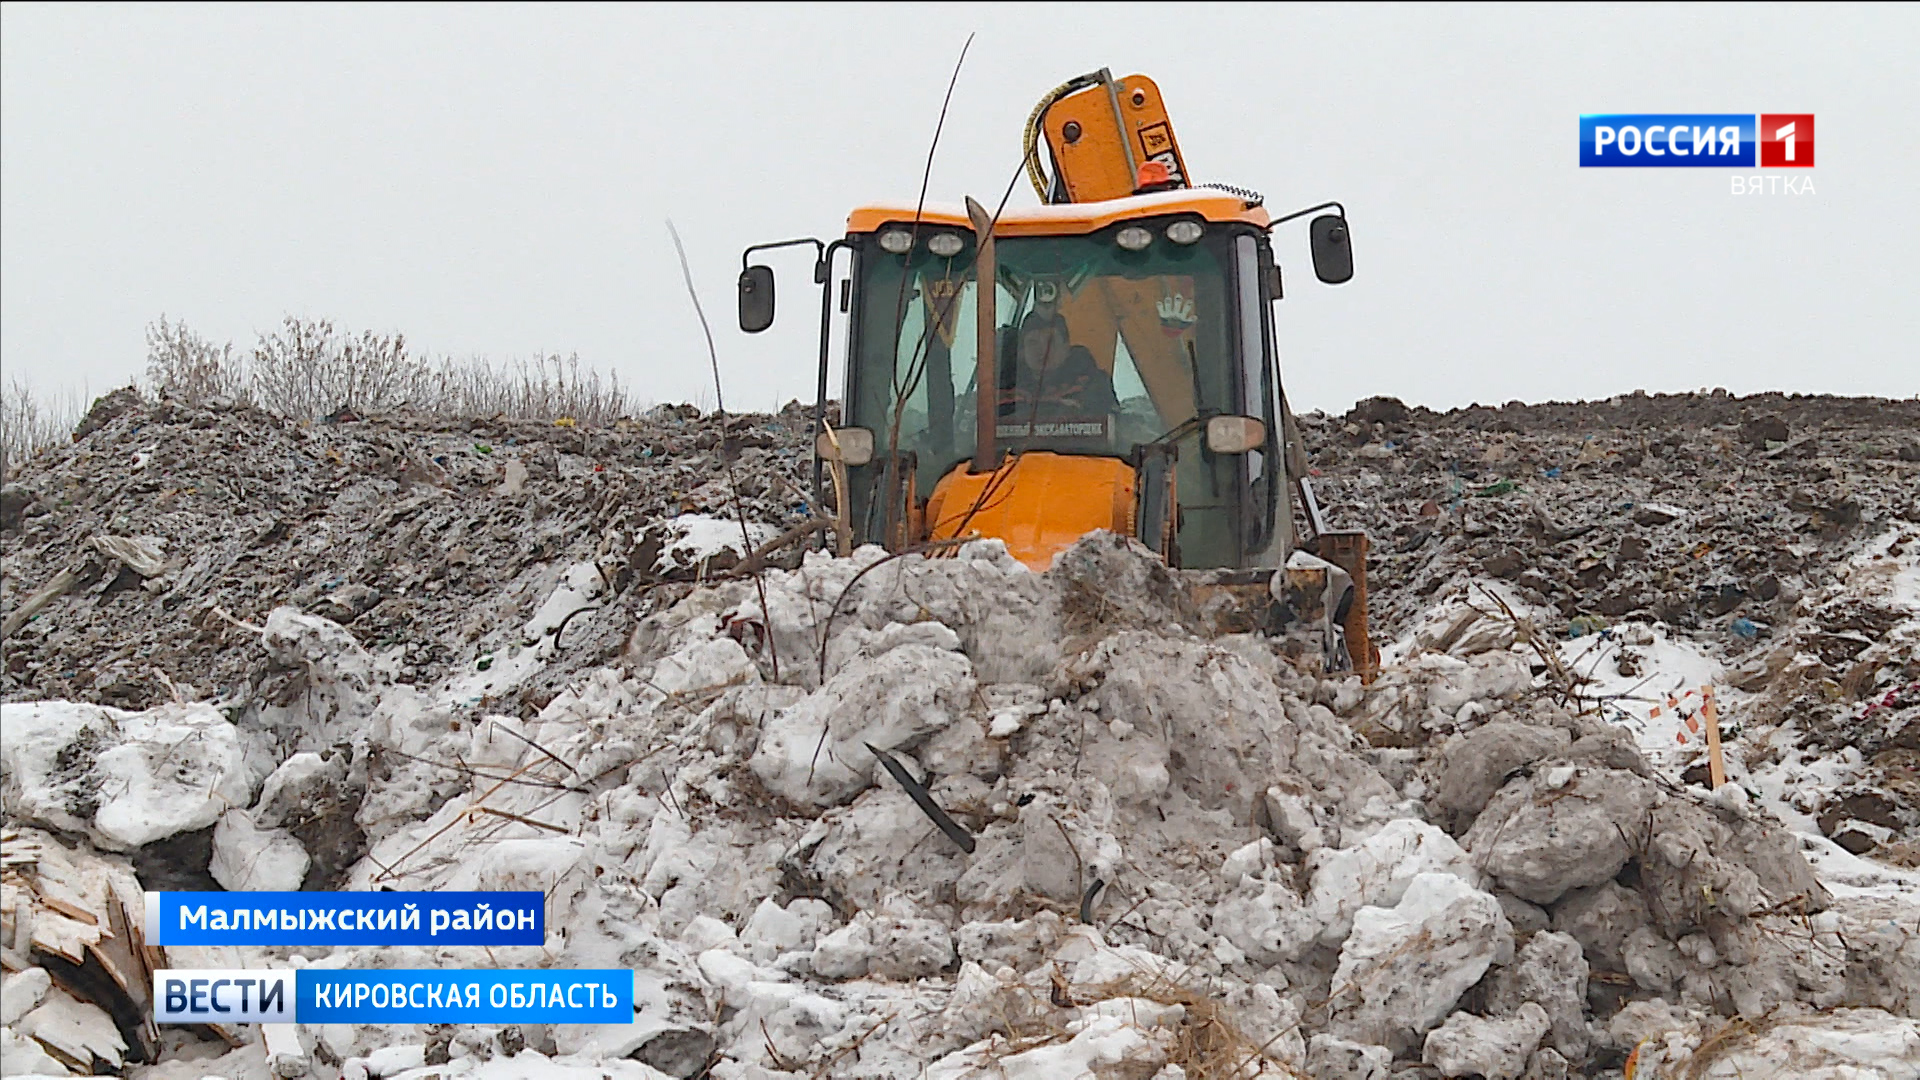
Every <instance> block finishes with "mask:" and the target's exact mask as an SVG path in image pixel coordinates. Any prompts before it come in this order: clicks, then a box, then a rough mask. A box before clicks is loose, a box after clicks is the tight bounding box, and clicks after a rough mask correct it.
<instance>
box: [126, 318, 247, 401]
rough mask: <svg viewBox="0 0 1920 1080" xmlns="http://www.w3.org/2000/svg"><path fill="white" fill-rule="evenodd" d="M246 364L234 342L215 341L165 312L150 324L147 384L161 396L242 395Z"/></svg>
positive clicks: (191, 398) (203, 397)
mask: <svg viewBox="0 0 1920 1080" xmlns="http://www.w3.org/2000/svg"><path fill="white" fill-rule="evenodd" d="M247 384H248V375H247V370H246V364H245V363H244V362H243V360H242V359H241V358H240V357H239V356H236V355H235V354H234V351H233V344H232V343H231V342H228V343H225V344H222V345H217V346H216V345H215V344H214V343H213V342H211V341H208V340H207V339H206V338H203V337H201V336H200V335H199V334H196V333H194V332H193V331H192V330H189V329H187V326H186V324H185V323H169V322H168V321H167V317H166V316H165V315H162V316H160V319H159V321H157V322H153V323H149V324H147V385H148V386H149V387H150V388H151V389H152V390H153V392H154V393H155V394H158V395H160V396H162V397H177V398H181V399H183V400H186V401H196V402H197V401H209V400H212V399H214V398H243V397H245V396H246V393H247V390H248V385H247Z"/></svg>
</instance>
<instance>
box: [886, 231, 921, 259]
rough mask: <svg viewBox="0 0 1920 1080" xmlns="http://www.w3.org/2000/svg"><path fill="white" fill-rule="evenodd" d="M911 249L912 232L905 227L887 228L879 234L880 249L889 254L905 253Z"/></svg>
mask: <svg viewBox="0 0 1920 1080" xmlns="http://www.w3.org/2000/svg"><path fill="white" fill-rule="evenodd" d="M912 249H913V234H912V233H910V232H908V231H907V230H905V229H888V230H887V231H886V232H883V233H881V234H880V250H881V251H884V252H886V253H887V254H889V255H905V254H906V253H907V252H908V251H911V250H912Z"/></svg>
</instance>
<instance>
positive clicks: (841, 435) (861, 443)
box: [813, 427, 873, 468]
mask: <svg viewBox="0 0 1920 1080" xmlns="http://www.w3.org/2000/svg"><path fill="white" fill-rule="evenodd" d="M834 439H839V440H840V445H839V446H838V447H835V446H834V444H833V442H834ZM813 452H814V454H815V455H816V456H818V457H819V458H820V460H821V461H839V462H843V463H845V464H847V465H851V466H854V467H856V468H857V467H859V466H861V465H865V464H866V463H867V462H869V461H872V460H873V432H872V431H871V430H870V429H868V428H863V427H843V428H835V429H834V430H833V434H832V435H828V434H827V433H826V432H824V431H823V432H821V433H820V434H818V435H815V436H814V437H813Z"/></svg>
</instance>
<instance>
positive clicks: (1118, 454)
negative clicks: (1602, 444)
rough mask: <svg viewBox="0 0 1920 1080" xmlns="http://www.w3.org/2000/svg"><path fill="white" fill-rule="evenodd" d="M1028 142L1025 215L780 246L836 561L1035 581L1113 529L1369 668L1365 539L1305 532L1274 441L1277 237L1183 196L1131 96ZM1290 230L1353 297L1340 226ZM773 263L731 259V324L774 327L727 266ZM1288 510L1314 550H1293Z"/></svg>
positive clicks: (880, 220) (1332, 656)
mask: <svg viewBox="0 0 1920 1080" xmlns="http://www.w3.org/2000/svg"><path fill="white" fill-rule="evenodd" d="M1042 137H1044V138H1045V140H1046V152H1047V155H1048V156H1049V157H1050V158H1051V160H1052V162H1053V165H1054V169H1053V175H1052V177H1051V178H1048V177H1045V176H1044V174H1042V175H1039V176H1036V178H1035V187H1036V190H1037V191H1039V192H1040V193H1041V195H1042V197H1043V199H1045V200H1046V202H1045V203H1044V204H1043V205H1041V206H1038V207H1027V208H1017V209H1016V208H1008V209H1005V210H1003V211H1001V212H1000V213H999V214H998V216H997V217H993V216H989V215H988V213H987V212H986V211H985V209H984V208H982V207H981V206H979V204H977V203H972V202H971V201H969V205H968V206H966V207H942V206H931V205H923V206H887V205H876V206H868V207H862V208H860V209H857V210H855V211H854V212H853V213H852V215H851V216H850V217H849V220H848V226H847V235H846V236H845V238H844V239H841V240H837V241H835V242H833V243H832V244H822V243H820V242H818V241H789V242H786V243H787V244H804V243H811V244H814V245H815V250H816V263H815V280H816V281H817V282H820V283H821V284H822V285H823V294H822V308H821V319H822V338H821V341H822V348H821V367H820V395H819V397H820V400H819V402H818V403H817V409H818V410H819V425H820V432H819V438H818V440H817V444H816V449H817V450H818V451H819V457H820V462H819V464H821V465H824V466H828V467H830V468H831V470H832V471H833V472H834V473H835V474H836V477H837V478H838V479H839V480H840V484H843V485H844V488H843V491H844V494H843V495H842V496H839V497H837V498H836V505H838V506H839V508H840V512H841V513H842V514H843V516H844V520H845V522H846V524H847V525H848V527H849V528H850V531H851V532H852V534H853V536H854V538H855V541H856V542H862V543H877V544H881V545H883V546H885V547H887V548H889V549H891V550H896V551H897V550H906V549H909V548H912V547H914V546H916V545H923V544H928V543H934V542H939V541H946V540H953V539H958V538H962V537H966V536H973V535H978V536H984V537H997V538H999V539H1001V540H1002V541H1004V542H1005V543H1006V545H1007V548H1008V550H1009V552H1010V553H1011V554H1012V555H1013V556H1014V557H1015V558H1017V559H1019V560H1020V561H1022V562H1024V563H1026V564H1027V565H1028V566H1029V567H1032V568H1033V569H1035V570H1044V569H1046V568H1047V567H1048V566H1049V565H1050V564H1051V562H1052V561H1053V558H1054V557H1055V556H1056V555H1057V554H1059V553H1060V552H1061V551H1063V550H1065V549H1066V548H1067V547H1068V546H1070V545H1071V544H1072V543H1073V542H1074V541H1076V540H1078V539H1079V538H1080V537H1082V536H1084V535H1086V534H1087V533H1089V532H1092V531H1094V530H1097V529H1110V530H1112V531H1114V532H1117V533H1121V534H1123V535H1127V536H1131V537H1134V538H1136V539H1138V540H1139V541H1140V542H1141V543H1143V544H1145V545H1146V546H1147V547H1149V548H1151V549H1152V550H1154V551H1155V552H1157V553H1159V555H1160V556H1161V557H1162V558H1163V559H1165V560H1166V561H1167V563H1168V564H1169V565H1170V566H1171V567H1174V568H1176V569H1179V570H1182V571H1198V572H1204V574H1203V575H1202V578H1203V580H1201V582H1200V584H1201V587H1202V588H1203V589H1204V590H1211V591H1213V592H1216V593H1231V594H1234V595H1235V596H1236V597H1239V598H1252V599H1255V600H1259V599H1261V598H1263V597H1264V598H1265V601H1264V602H1263V603H1257V604H1255V605H1254V606H1255V607H1258V608H1259V609H1260V612H1261V613H1260V614H1258V615H1255V616H1252V619H1253V621H1254V622H1256V623H1271V622H1274V621H1276V620H1277V621H1287V620H1288V619H1292V620H1293V621H1296V622H1299V621H1304V620H1308V619H1317V620H1319V621H1320V622H1322V623H1326V624H1328V625H1330V626H1332V627H1333V628H1334V632H1332V633H1331V635H1330V636H1329V638H1328V641H1327V648H1328V653H1329V663H1330V666H1335V667H1338V666H1343V665H1351V666H1353V667H1357V668H1359V669H1361V670H1362V672H1363V674H1365V673H1367V672H1368V671H1369V669H1370V667H1371V664H1372V662H1373V657H1374V655H1375V654H1374V651H1373V649H1372V646H1371V645H1370V644H1369V643H1368V642H1367V639H1366V633H1365V611H1364V599H1365V597H1364V582H1365V577H1364V562H1365V544H1364V536H1359V537H1357V539H1356V537H1355V536H1354V535H1353V534H1341V535H1335V534H1333V533H1331V532H1329V531H1328V530H1325V529H1324V528H1323V527H1321V526H1320V523H1319V520H1318V513H1317V508H1314V507H1313V506H1312V495H1311V488H1310V486H1309V485H1307V484H1306V483H1305V477H1304V476H1302V475H1301V473H1302V467H1303V465H1304V456H1303V454H1302V453H1301V452H1300V450H1299V447H1298V444H1297V439H1290V438H1289V436H1290V434H1291V433H1292V430H1293V427H1292V423H1291V417H1290V415H1289V414H1288V411H1287V406H1286V399H1285V395H1284V393H1283V392H1282V390H1281V385H1280V362H1279V354H1278V350H1277V347H1276V333H1275V322H1274V313H1275V312H1274V302H1275V301H1277V300H1279V299H1280V298H1281V277H1280V272H1279V269H1278V267H1277V265H1276V262H1275V258H1274V253H1273V247H1272V244H1271V241H1270V238H1269V234H1270V230H1271V229H1272V227H1273V226H1274V225H1275V224H1277V222H1276V221H1275V220H1274V219H1272V218H1271V217H1270V216H1269V215H1268V213H1267V211H1266V210H1265V209H1264V207H1263V206H1262V204H1261V200H1260V198H1259V197H1258V196H1256V195H1253V194H1252V193H1250V192H1244V191H1238V190H1233V189H1207V188H1193V187H1190V186H1188V184H1187V181H1186V169H1185V164H1184V162H1183V161H1182V160H1181V159H1180V158H1179V152H1178V148H1177V146H1176V144H1175V143H1174V142H1173V137H1172V129H1171V125H1170V123H1168V122H1167V120H1166V114H1165V110H1164V108H1162V107H1161V105H1160V98H1159V92H1158V88H1157V87H1155V86H1154V85H1153V83H1152V81H1151V80H1150V79H1147V78H1145V77H1144V76H1130V77H1128V78H1127V79H1124V80H1114V79H1112V78H1111V77H1109V76H1108V75H1107V73H1106V72H1104V71H1103V72H1099V73H1096V74H1095V75H1091V76H1085V77H1083V78H1082V80H1079V81H1076V82H1070V83H1068V84H1066V85H1064V86H1062V87H1060V88H1058V89H1056V90H1055V91H1054V92H1053V93H1052V94H1050V95H1049V96H1048V98H1047V99H1045V100H1043V102H1042V105H1041V107H1040V108H1037V109H1036V110H1035V114H1034V118H1033V119H1032V120H1031V121H1030V123H1029V132H1028V139H1029V145H1028V149H1029V155H1030V161H1035V162H1037V160H1038V159H1039V157H1040V152H1041V151H1040V146H1039V140H1040V139H1041V138H1042ZM1103 147H1104V149H1103ZM1122 147H1124V148H1125V153H1121V152H1120V148H1122ZM1135 147H1137V148H1138V152H1137V153H1136V152H1135ZM1035 171H1036V172H1037V173H1038V172H1040V170H1038V169H1037V168H1036V170H1035ZM1329 205H1330V206H1331V205H1333V204H1329ZM1336 208H1337V207H1336ZM1325 209H1328V207H1316V208H1314V210H1310V211H1303V212H1302V215H1292V216H1291V217H1299V216H1303V215H1304V214H1308V213H1313V212H1315V211H1317V210H1325ZM1291 217H1290V218H1288V219H1282V220H1290V219H1291ZM1310 231H1311V232H1312V245H1311V248H1312V251H1313V254H1314V262H1315V268H1316V273H1317V276H1319V277H1321V278H1322V279H1323V280H1329V281H1336V282H1337V281H1344V280H1346V278H1347V277H1350V276H1351V274H1352V263H1351V256H1350V254H1349V252H1348V248H1347V242H1346V232H1345V219H1344V213H1340V214H1323V215H1322V216H1321V217H1320V218H1317V219H1315V221H1314V222H1313V223H1312V225H1311V230H1310ZM777 246H785V245H766V246H762V247H757V248H750V249H749V250H748V253H747V258H746V259H743V269H742V275H741V282H740V301H741V307H740V316H741V327H742V329H745V330H749V331H753V330H758V329H764V328H765V326H766V325H768V324H769V323H771V321H772V295H773V280H772V272H771V270H770V269H768V268H767V267H765V266H756V265H750V264H749V263H748V260H750V259H751V256H752V255H753V254H754V252H756V251H760V250H766V249H767V248H770V247H777ZM841 252H845V253H846V255H847V259H846V262H845V265H846V270H845V271H844V273H845V275H846V277H847V280H846V281H844V282H843V289H842V292H841V305H840V306H841V310H842V311H843V312H845V313H846V315H847V323H846V329H845V337H846V340H847V357H846V367H845V371H846V375H845V379H846V381H845V385H844V388H843V396H842V398H841V400H842V402H843V403H844V404H843V417H842V426H841V427H839V428H838V429H835V430H832V431H829V430H827V428H826V426H825V411H824V410H825V401H826V397H827V393H826V386H827V383H826V378H827V372H826V363H827V352H826V339H827V337H828V333H827V331H828V330H829V329H830V326H831V318H832V314H833V312H832V309H831V306H830V305H831V289H830V288H827V286H828V285H829V284H830V281H831V279H832V278H833V277H834V274H833V273H832V269H833V266H834V263H835V257H836V255H839V254H840V253H841ZM820 471H821V470H819V469H816V487H817V488H819V489H821V490H820V491H819V494H820V495H822V496H824V494H825V490H824V489H825V487H826V485H825V484H824V483H823V482H822V480H821V477H820ZM835 486H836V487H838V486H840V485H838V484H837V485H835ZM1296 509H1298V510H1301V511H1302V512H1303V517H1304V520H1305V521H1306V522H1307V523H1308V525H1309V527H1310V528H1312V529H1313V530H1314V534H1315V535H1314V537H1313V540H1314V546H1315V547H1316V548H1318V549H1320V552H1321V553H1320V554H1319V555H1315V554H1313V553H1310V552H1307V551H1303V550H1301V543H1300V538H1299V537H1298V536H1297V535H1296V526H1295V511H1296ZM1356 657H1357V658H1358V659H1357V660H1356V659H1355V658H1356Z"/></svg>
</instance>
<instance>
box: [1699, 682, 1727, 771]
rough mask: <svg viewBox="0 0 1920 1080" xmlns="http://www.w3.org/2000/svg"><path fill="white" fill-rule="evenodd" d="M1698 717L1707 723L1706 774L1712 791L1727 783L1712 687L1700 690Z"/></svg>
mask: <svg viewBox="0 0 1920 1080" xmlns="http://www.w3.org/2000/svg"><path fill="white" fill-rule="evenodd" d="M1700 702H1701V704H1700V716H1701V719H1703V720H1705V721H1706V722H1707V774H1708V776H1709V778H1710V780H1711V781H1712V784H1713V788H1714V790H1716V791H1718V790H1719V789H1720V785H1721V784H1724V783H1726V782H1727V762H1726V758H1724V757H1722V756H1721V754H1720V710H1719V708H1718V707H1717V706H1716V705H1715V703H1714V700H1713V687H1711V686H1703V687H1701V688H1700Z"/></svg>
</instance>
